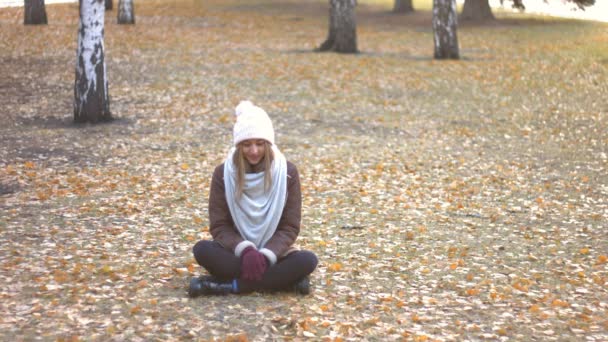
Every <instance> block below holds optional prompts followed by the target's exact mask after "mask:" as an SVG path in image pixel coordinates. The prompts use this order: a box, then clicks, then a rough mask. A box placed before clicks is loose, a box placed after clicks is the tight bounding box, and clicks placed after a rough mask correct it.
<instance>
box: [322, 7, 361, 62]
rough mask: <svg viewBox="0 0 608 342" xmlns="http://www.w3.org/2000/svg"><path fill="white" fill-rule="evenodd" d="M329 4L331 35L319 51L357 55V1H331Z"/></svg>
mask: <svg viewBox="0 0 608 342" xmlns="http://www.w3.org/2000/svg"><path fill="white" fill-rule="evenodd" d="M329 3H330V11H329V34H328V35H327V39H326V40H325V42H323V44H321V46H320V47H319V48H318V49H317V50H318V51H335V52H341V53H357V52H358V50H357V21H356V18H355V7H356V5H357V1H356V0H330V1H329Z"/></svg>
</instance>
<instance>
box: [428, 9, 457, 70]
mask: <svg viewBox="0 0 608 342" xmlns="http://www.w3.org/2000/svg"><path fill="white" fill-rule="evenodd" d="M457 31H458V21H457V16H456V0H433V38H434V41H435V58H436V59H459V58H460V53H459V48H458V35H457Z"/></svg>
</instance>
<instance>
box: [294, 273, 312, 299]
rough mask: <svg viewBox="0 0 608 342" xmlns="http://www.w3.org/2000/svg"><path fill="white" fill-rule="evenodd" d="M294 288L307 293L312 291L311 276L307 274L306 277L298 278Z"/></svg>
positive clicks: (297, 291)
mask: <svg viewBox="0 0 608 342" xmlns="http://www.w3.org/2000/svg"><path fill="white" fill-rule="evenodd" d="M293 289H294V291H295V292H296V293H298V294H302V295H307V294H309V293H310V278H309V277H308V276H305V277H304V278H302V279H300V280H298V281H297V282H296V283H295V284H294V285H293Z"/></svg>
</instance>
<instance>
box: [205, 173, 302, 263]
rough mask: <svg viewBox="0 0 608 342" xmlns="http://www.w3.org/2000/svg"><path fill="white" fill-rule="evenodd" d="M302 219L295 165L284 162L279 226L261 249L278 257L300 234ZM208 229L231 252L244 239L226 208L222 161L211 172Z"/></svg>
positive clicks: (289, 248)
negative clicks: (283, 197) (283, 196)
mask: <svg viewBox="0 0 608 342" xmlns="http://www.w3.org/2000/svg"><path fill="white" fill-rule="evenodd" d="M301 218H302V194H301V192H300V176H299V173H298V169H297V168H296V166H295V165H294V164H293V163H291V162H289V161H288V162H287V200H286V203H285V208H284V209H283V214H282V215H281V219H280V220H279V225H278V227H277V230H276V231H275V233H274V235H273V236H272V237H271V238H270V240H269V241H268V242H267V243H266V246H263V247H264V248H267V249H269V250H271V251H272V252H273V253H274V254H275V255H276V256H277V257H278V258H279V259H280V258H281V257H283V256H285V255H287V254H289V253H291V252H293V251H294V250H296V248H295V247H294V243H295V241H296V238H297V237H298V234H299V233H300V220H301ZM209 223H210V225H209V230H210V232H211V235H212V236H213V240H215V241H217V242H219V243H220V244H221V245H222V246H223V247H224V248H227V249H229V250H230V251H232V252H233V253H234V249H235V247H236V246H237V245H238V244H239V243H241V242H243V240H244V239H243V237H241V234H240V233H239V231H238V230H237V228H236V227H235V225H234V221H233V220H232V216H231V215H230V209H228V203H227V202H226V192H225V186H224V164H221V165H219V166H217V167H216V168H215V171H213V178H212V179H211V190H210V192H209Z"/></svg>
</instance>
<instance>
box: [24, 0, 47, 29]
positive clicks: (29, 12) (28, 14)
mask: <svg viewBox="0 0 608 342" xmlns="http://www.w3.org/2000/svg"><path fill="white" fill-rule="evenodd" d="M23 24H24V25H46V24H48V21H47V18H46V7H44V0H25V2H24V4H23Z"/></svg>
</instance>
